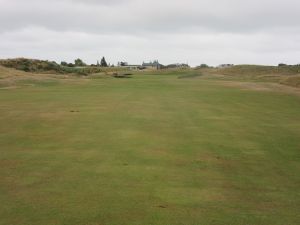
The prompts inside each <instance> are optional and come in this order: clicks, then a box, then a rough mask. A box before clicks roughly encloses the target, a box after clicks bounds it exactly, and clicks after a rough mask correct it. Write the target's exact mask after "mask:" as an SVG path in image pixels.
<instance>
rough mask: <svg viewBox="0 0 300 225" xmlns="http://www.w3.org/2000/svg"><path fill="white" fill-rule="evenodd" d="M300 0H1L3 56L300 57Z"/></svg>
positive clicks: (239, 59)
mask: <svg viewBox="0 0 300 225" xmlns="http://www.w3.org/2000/svg"><path fill="white" fill-rule="evenodd" d="M299 8H300V1H298V0H285V1H281V0H279V1H273V0H272V1H271V0H252V1H245V0H222V1H220V0H186V1H179V0H164V1H161V0H152V1H146V0H99V1H97V0H52V1H48V0H27V1H23V0H0V57H15V56H28V57H33V58H35V57H38V58H49V59H54V60H59V59H64V60H69V61H70V60H71V59H72V58H74V57H82V58H85V60H86V61H88V62H94V60H95V59H97V57H100V56H101V55H106V56H108V57H109V58H110V60H111V61H112V62H116V61H118V60H128V61H131V62H135V63H140V61H141V60H147V59H149V60H150V59H155V58H158V59H161V60H162V61H163V62H164V63H172V62H176V61H177V62H180V61H182V62H186V61H189V62H190V63H192V64H194V65H195V64H199V63H202V62H206V63H211V64H218V63H271V64H276V63H278V62H288V63H299V62H298V61H297V60H299V61H300V45H299V43H300V16H299V13H298V9H299Z"/></svg>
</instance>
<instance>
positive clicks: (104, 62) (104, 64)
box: [100, 57, 107, 67]
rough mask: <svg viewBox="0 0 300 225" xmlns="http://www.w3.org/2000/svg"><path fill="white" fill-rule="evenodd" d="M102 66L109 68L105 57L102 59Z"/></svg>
mask: <svg viewBox="0 0 300 225" xmlns="http://www.w3.org/2000/svg"><path fill="white" fill-rule="evenodd" d="M100 64H101V66H102V67H107V62H106V60H105V58H104V57H103V58H102V59H101V63H100Z"/></svg>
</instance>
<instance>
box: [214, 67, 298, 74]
mask: <svg viewBox="0 0 300 225" xmlns="http://www.w3.org/2000/svg"><path fill="white" fill-rule="evenodd" d="M217 72H218V73H220V74H224V75H248V76H254V75H272V74H273V75H294V74H300V65H295V66H278V67H277V66H258V65H238V66H233V67H229V68H223V69H218V70H217Z"/></svg>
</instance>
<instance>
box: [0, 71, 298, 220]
mask: <svg viewBox="0 0 300 225" xmlns="http://www.w3.org/2000/svg"><path fill="white" fill-rule="evenodd" d="M181 74H182V75H184V74H185V75H188V74H189V73H184V72H181ZM178 75H179V74H178V73H174V74H173V75H172V74H166V75H161V76H157V75H135V76H134V77H133V78H132V79H90V80H87V79H85V80H84V81H83V80H81V79H78V82H69V81H68V80H66V81H65V82H57V83H51V84H48V85H45V83H44V82H36V81H35V80H31V81H27V84H30V83H31V82H32V83H33V84H34V86H30V85H27V86H21V87H20V88H18V89H10V90H8V89H0V114H1V117H0V177H1V179H0V202H1V204H0V224H1V225H2V224H3V225H7V224H14V225H40V224H43V225H54V224H55V225H74V224H76V225H105V224H107V225H120V224H124V225H135V224H136V225H141V224H145V225H151V224H156V225H169V224H170V225H171V224H172V225H179V224H189V225H198V224H205V225H220V224H224V225H228V224H230V225H245V224H255V225H270V224H272V225H282V224H289V225H296V224H299V223H300V217H299V210H300V196H299V188H300V177H299V173H300V166H299V165H300V164H299V163H300V153H299V149H300V142H299V139H300V118H299V115H300V98H299V96H296V95H293V94H291V93H284V92H277V91H276V89H275V90H271V91H268V92H265V91H261V90H259V89H258V90H253V89H251V90H250V89H249V90H248V89H242V88H240V87H233V86H226V85H224V82H219V81H218V80H217V79H207V78H206V77H205V76H203V77H191V78H187V79H178Z"/></svg>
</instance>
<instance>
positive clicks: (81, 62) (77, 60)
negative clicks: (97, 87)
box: [75, 59, 86, 66]
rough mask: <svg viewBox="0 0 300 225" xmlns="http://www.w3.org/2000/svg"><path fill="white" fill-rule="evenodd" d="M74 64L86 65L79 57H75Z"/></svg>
mask: <svg viewBox="0 0 300 225" xmlns="http://www.w3.org/2000/svg"><path fill="white" fill-rule="evenodd" d="M75 66H86V64H85V63H84V62H83V61H82V60H81V59H76V60H75Z"/></svg>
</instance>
